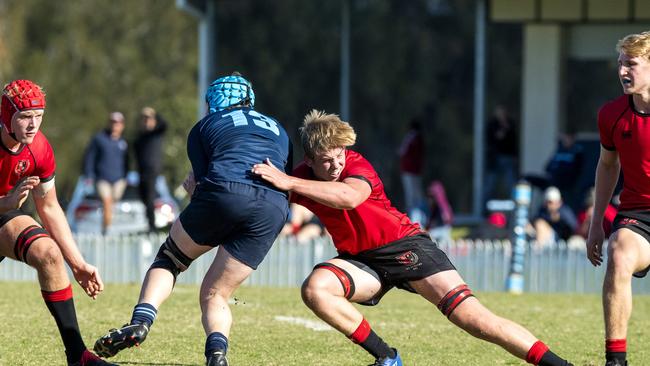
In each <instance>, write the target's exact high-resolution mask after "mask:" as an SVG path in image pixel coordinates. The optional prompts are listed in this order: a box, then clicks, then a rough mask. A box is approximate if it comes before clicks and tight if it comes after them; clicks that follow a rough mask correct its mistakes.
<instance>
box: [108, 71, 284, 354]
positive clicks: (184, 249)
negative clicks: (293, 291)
mask: <svg viewBox="0 0 650 366" xmlns="http://www.w3.org/2000/svg"><path fill="white" fill-rule="evenodd" d="M206 103H207V104H208V107H209V111H208V115H207V116H205V117H204V118H203V119H202V120H200V121H199V122H198V123H197V124H196V125H195V126H194V127H193V128H192V130H191V131H190V133H189V136H188V138H187V154H188V156H189V159H190V162H191V164H192V171H191V172H190V174H189V175H188V178H187V179H186V181H185V183H184V184H183V186H184V187H185V189H186V190H187V191H188V192H189V193H190V194H191V195H192V199H191V201H190V203H189V205H188V206H187V208H186V209H185V210H183V212H182V213H181V215H180V217H179V219H178V220H176V222H175V223H174V224H173V226H172V228H171V231H170V233H169V236H168V237H167V240H166V241H165V242H164V243H163V245H162V246H161V248H160V250H159V252H158V254H157V255H156V258H155V260H154V262H153V264H152V265H151V267H150V269H149V271H148V272H147V275H146V277H145V279H144V282H143V284H142V289H141V292H140V298H139V300H138V304H137V305H136V306H135V308H134V310H133V315H132V317H131V321H130V322H129V323H128V324H127V325H125V326H123V327H122V328H121V329H112V330H110V331H109V332H108V334H107V335H105V336H103V337H101V338H100V339H98V340H97V342H96V343H95V350H96V351H97V353H98V354H99V355H100V356H103V357H111V356H113V355H115V354H116V353H118V352H119V351H121V350H123V349H125V348H128V347H132V346H134V345H138V344H139V343H142V342H143V341H144V340H145V338H146V336H147V334H148V332H149V329H150V328H151V325H152V324H153V322H154V319H155V318H156V315H157V312H158V309H159V308H160V305H161V304H162V303H163V301H165V299H167V297H169V295H170V294H171V292H172V289H173V287H174V283H175V281H176V277H177V276H178V274H179V273H180V272H183V271H184V270H186V269H187V268H188V267H189V266H190V264H191V263H192V261H193V260H194V259H196V258H198V257H199V256H200V255H202V254H204V253H206V252H208V251H209V250H210V249H212V248H213V247H216V246H219V249H218V252H217V255H216V257H215V259H214V262H213V263H212V265H211V266H210V269H209V270H208V272H207V274H206V275H205V278H204V279H203V283H202V284H201V292H200V304H201V312H202V317H201V321H202V323H203V328H204V329H205V332H206V335H207V340H206V343H205V356H206V360H207V361H206V365H208V366H224V365H228V361H227V360H226V352H227V350H228V335H229V332H230V327H231V324H232V314H231V312H230V308H229V306H228V299H229V297H230V296H231V295H232V293H233V292H234V291H235V289H237V287H239V285H240V284H241V283H242V282H243V281H244V280H246V278H247V277H248V276H249V275H250V274H251V272H252V271H253V270H255V269H256V268H257V266H258V265H259V264H260V262H262V260H263V259H264V256H265V255H266V253H267V252H268V250H269V249H270V248H271V245H272V244H273V242H274V241H275V239H276V237H277V235H278V234H279V232H280V230H281V229H282V227H283V225H284V223H285V221H286V218H287V214H288V204H287V193H286V192H283V191H281V190H278V189H277V188H275V187H273V186H271V185H269V184H268V183H266V182H265V181H263V180H261V179H260V178H259V177H257V176H255V175H253V174H252V173H251V172H250V170H251V169H250V167H251V166H252V165H254V164H256V163H260V162H263V161H270V162H272V163H273V164H274V165H276V166H281V167H284V168H285V171H287V172H290V171H291V170H292V166H291V165H292V164H291V142H290V140H289V137H288V136H287V133H286V131H285V130H284V128H283V127H282V126H281V125H280V124H279V123H278V122H277V121H276V120H275V119H273V118H271V117H268V116H265V115H263V114H261V113H259V112H257V111H255V110H254V109H253V106H254V104H255V94H254V92H253V89H252V86H251V84H250V83H249V82H248V81H247V80H246V79H244V78H243V77H241V76H240V75H239V74H233V75H231V76H225V77H222V78H219V79H217V80H215V81H214V82H212V84H211V85H210V87H209V88H208V90H207V92H206Z"/></svg>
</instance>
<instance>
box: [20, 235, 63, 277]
mask: <svg viewBox="0 0 650 366" xmlns="http://www.w3.org/2000/svg"><path fill="white" fill-rule="evenodd" d="M23 261H24V262H26V263H28V264H29V265H31V266H32V267H34V268H36V270H37V271H39V272H40V271H46V272H47V271H51V270H54V269H56V268H58V267H61V266H63V255H62V254H61V250H60V249H59V247H58V246H57V245H56V243H54V241H53V240H51V239H49V238H48V239H42V240H39V241H38V242H36V243H35V244H34V245H32V246H30V248H29V251H28V252H26V253H25V257H24V259H23Z"/></svg>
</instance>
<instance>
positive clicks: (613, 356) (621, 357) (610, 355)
mask: <svg viewBox="0 0 650 366" xmlns="http://www.w3.org/2000/svg"><path fill="white" fill-rule="evenodd" d="M626 358H627V352H610V351H606V352H605V359H606V360H607V361H614V360H618V361H620V363H621V364H623V365H625V359H626Z"/></svg>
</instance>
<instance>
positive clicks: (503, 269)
mask: <svg viewBox="0 0 650 366" xmlns="http://www.w3.org/2000/svg"><path fill="white" fill-rule="evenodd" d="M165 237H166V235H139V236H138V235H130V236H106V237H103V236H100V235H78V236H77V237H76V240H77V243H78V245H79V247H80V249H81V252H82V253H83V255H84V257H85V258H86V260H87V261H88V262H90V263H93V264H94V265H96V266H97V267H98V268H99V270H100V273H101V274H102V277H103V279H104V282H106V283H128V282H135V283H139V282H141V280H142V278H143V277H144V274H145V272H146V271H147V269H148V268H149V265H150V264H151V262H152V260H153V258H154V256H155V255H156V253H157V251H158V248H159V246H160V244H161V243H162V242H163V241H164V239H165ZM439 245H440V248H441V249H442V250H444V251H445V252H446V253H447V255H448V256H449V258H450V259H451V261H452V263H454V265H455V266H456V268H457V269H458V271H459V272H460V274H461V275H462V276H463V278H464V279H465V281H466V282H467V283H468V284H469V285H470V286H471V287H472V289H474V290H475V291H503V290H504V288H505V279H506V277H507V275H508V270H509V266H510V244H509V242H507V241H490V240H475V241H470V240H459V241H452V242H443V243H440V244H439ZM215 253H216V252H215V251H211V252H208V253H207V254H205V255H203V256H202V257H201V258H199V259H197V260H195V261H194V262H193V263H192V265H191V266H190V268H189V269H188V270H187V271H186V272H184V273H182V274H181V275H180V276H179V278H178V282H179V283H187V284H199V283H200V282H201V281H202V279H203V276H204V275H205V273H206V272H207V270H208V267H209V266H210V264H211V263H212V260H213V258H214V254H215ZM335 255H336V252H335V250H334V247H333V246H332V244H331V242H330V241H329V240H328V239H318V240H314V241H312V242H310V243H308V244H300V243H297V242H296V241H295V240H292V239H291V238H282V239H278V241H277V242H276V243H275V244H274V245H273V248H272V249H271V251H270V252H269V254H268V255H267V257H266V259H265V260H264V262H262V264H261V265H260V266H259V268H258V269H257V271H255V272H253V274H252V276H251V277H250V278H249V279H248V280H247V281H246V283H245V285H250V286H270V287H292V286H300V284H301V283H302V281H303V280H304V279H305V277H306V276H307V275H308V274H309V272H310V271H311V269H312V268H313V266H314V265H315V264H317V263H320V262H322V261H324V260H326V259H329V258H331V257H333V256H335ZM525 268H526V270H525V274H524V278H525V280H524V288H525V291H526V292H571V293H599V292H600V291H601V286H602V279H603V275H604V266H601V267H593V266H592V265H591V264H590V263H589V261H588V260H587V259H586V255H585V250H584V248H580V247H578V248H569V247H567V246H566V245H565V244H564V243H559V244H557V245H555V246H552V247H548V248H544V249H539V250H537V249H534V248H533V247H532V246H529V247H528V250H527V254H526V266H525ZM0 281H36V273H35V271H34V270H33V269H32V268H30V267H28V266H26V265H25V264H24V263H19V262H16V261H12V260H10V259H5V260H4V261H2V262H1V263H0ZM633 289H634V292H635V293H644V294H650V281H648V280H645V279H634V280H633Z"/></svg>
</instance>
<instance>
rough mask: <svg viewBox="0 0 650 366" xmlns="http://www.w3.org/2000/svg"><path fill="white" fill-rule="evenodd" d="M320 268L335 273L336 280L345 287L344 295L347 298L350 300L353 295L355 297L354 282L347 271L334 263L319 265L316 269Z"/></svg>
mask: <svg viewBox="0 0 650 366" xmlns="http://www.w3.org/2000/svg"><path fill="white" fill-rule="evenodd" d="M318 268H323V269H327V270H330V271H331V272H332V273H334V274H335V275H336V278H338V279H339V281H341V285H342V286H343V295H344V296H345V298H346V299H348V300H350V299H351V298H352V295H354V280H353V279H352V276H350V274H349V273H348V272H347V271H346V270H344V269H343V268H341V267H339V266H337V265H334V264H332V263H319V264H317V265H316V266H314V269H318Z"/></svg>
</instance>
